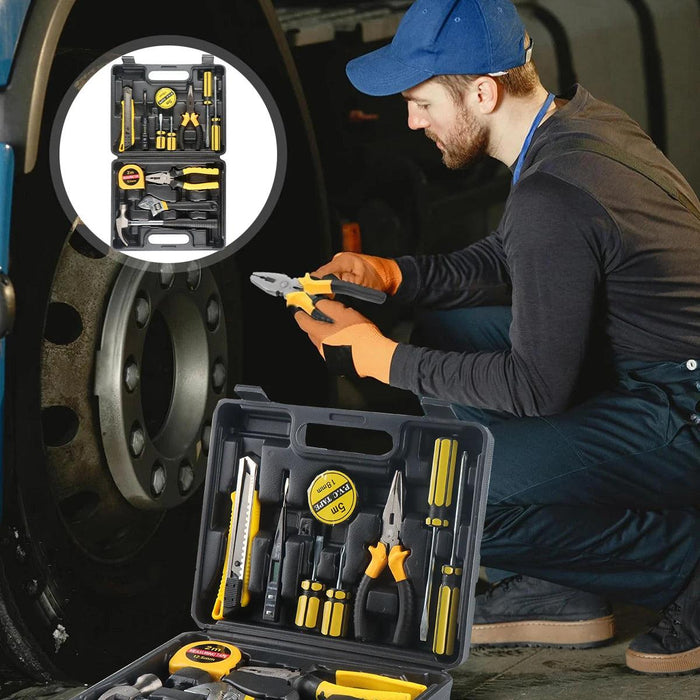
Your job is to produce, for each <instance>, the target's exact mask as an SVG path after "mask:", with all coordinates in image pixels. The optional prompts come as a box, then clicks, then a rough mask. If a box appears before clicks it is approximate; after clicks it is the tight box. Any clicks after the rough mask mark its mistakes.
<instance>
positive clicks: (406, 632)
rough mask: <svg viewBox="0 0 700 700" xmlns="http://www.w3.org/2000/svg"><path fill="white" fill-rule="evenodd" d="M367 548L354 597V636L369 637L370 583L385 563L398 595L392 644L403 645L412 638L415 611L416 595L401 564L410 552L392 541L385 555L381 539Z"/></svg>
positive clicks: (361, 638) (385, 547)
mask: <svg viewBox="0 0 700 700" xmlns="http://www.w3.org/2000/svg"><path fill="white" fill-rule="evenodd" d="M368 549H369V552H370V554H371V556H372V559H371V561H370V563H369V565H368V566H367V568H366V569H365V573H364V575H363V576H362V579H361V580H360V585H359V586H358V589H357V596H356V599H355V610H354V624H355V637H356V638H357V639H359V640H361V641H366V640H368V639H369V624H368V623H369V619H368V613H367V598H368V596H369V591H370V588H371V585H372V583H373V582H374V581H375V580H376V579H377V578H379V575H380V574H381V573H382V571H384V569H386V567H387V565H388V566H389V570H390V571H391V574H392V576H393V577H394V581H396V589H397V592H398V596H399V611H398V616H397V619H396V627H395V628H394V637H393V643H394V644H396V645H398V646H406V645H408V644H409V643H410V641H411V638H412V633H413V630H412V625H413V611H414V610H415V596H414V593H413V588H412V586H411V583H410V581H409V580H408V576H407V575H406V568H405V565H404V562H405V561H406V558H407V557H408V555H409V554H410V553H411V551H410V550H408V549H404V548H403V546H402V545H401V544H400V543H399V544H395V545H394V546H393V547H392V548H391V549H390V550H389V552H388V554H387V545H386V544H385V543H384V542H378V543H377V544H376V545H374V546H372V545H370V546H369V548H368Z"/></svg>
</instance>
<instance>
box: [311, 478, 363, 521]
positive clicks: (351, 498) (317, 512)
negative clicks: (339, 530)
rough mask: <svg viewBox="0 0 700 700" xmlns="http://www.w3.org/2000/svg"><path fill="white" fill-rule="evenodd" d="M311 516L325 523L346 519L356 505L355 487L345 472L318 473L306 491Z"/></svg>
mask: <svg viewBox="0 0 700 700" xmlns="http://www.w3.org/2000/svg"><path fill="white" fill-rule="evenodd" d="M307 496H308V500H309V508H310V509H311V513H312V514H313V516H314V517H315V518H316V519H317V520H320V521H321V522H322V523H325V524H326V525H335V524H337V523H342V522H343V521H345V520H347V519H348V518H349V517H350V516H351V515H352V513H353V511H354V510H355V506H356V505H357V489H356V488H355V484H354V483H353V482H352V480H351V479H350V477H349V476H348V475H347V474H344V473H343V472H339V471H325V472H322V473H321V474H319V475H318V476H317V477H316V478H315V479H314V480H313V481H312V482H311V486H309V488H308V491H307Z"/></svg>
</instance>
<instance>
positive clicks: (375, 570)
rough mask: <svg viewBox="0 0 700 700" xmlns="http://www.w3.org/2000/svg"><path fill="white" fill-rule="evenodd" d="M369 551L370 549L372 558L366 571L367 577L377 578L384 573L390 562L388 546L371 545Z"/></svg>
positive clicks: (381, 543)
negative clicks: (387, 551)
mask: <svg viewBox="0 0 700 700" xmlns="http://www.w3.org/2000/svg"><path fill="white" fill-rule="evenodd" d="M367 549H369V553H370V555H371V556H372V558H371V559H370V562H369V564H368V565H367V568H366V569H365V575H366V576H369V577H370V578H377V577H378V576H379V574H381V573H382V571H384V569H385V568H386V565H387V562H388V561H389V559H388V557H387V553H386V545H385V544H384V543H383V542H377V544H375V545H370V546H369V547H368V548H367Z"/></svg>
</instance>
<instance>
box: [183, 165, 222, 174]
mask: <svg viewBox="0 0 700 700" xmlns="http://www.w3.org/2000/svg"><path fill="white" fill-rule="evenodd" d="M182 174H183V175H218V174H219V169H218V168H203V167H200V166H192V167H190V168H183V170H182Z"/></svg>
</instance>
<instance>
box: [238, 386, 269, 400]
mask: <svg viewBox="0 0 700 700" xmlns="http://www.w3.org/2000/svg"><path fill="white" fill-rule="evenodd" d="M233 391H234V392H235V393H236V394H237V395H238V397H239V398H241V399H243V400H245V401H266V402H268V403H269V401H270V399H269V397H268V395H267V394H266V393H265V392H264V391H263V389H262V387H259V386H252V385H250V384H236V386H235V387H234V388H233Z"/></svg>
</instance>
